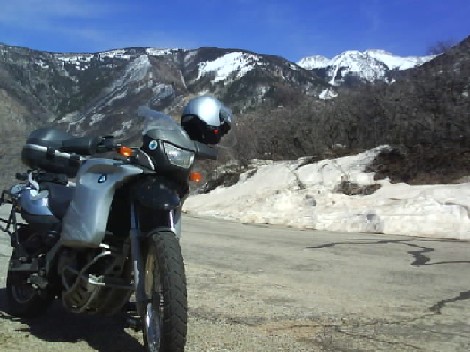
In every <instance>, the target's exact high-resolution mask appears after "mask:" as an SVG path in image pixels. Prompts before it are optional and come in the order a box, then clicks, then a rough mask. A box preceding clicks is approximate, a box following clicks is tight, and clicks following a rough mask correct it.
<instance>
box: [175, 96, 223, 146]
mask: <svg viewBox="0 0 470 352" xmlns="http://www.w3.org/2000/svg"><path fill="white" fill-rule="evenodd" d="M231 124H232V112H231V111H230V109H229V108H227V107H226V106H224V104H222V103H221V102H220V101H219V100H217V99H216V98H213V97H210V96H202V97H197V98H193V99H191V100H190V101H189V102H188V104H186V106H185V107H184V109H183V114H182V116H181V126H182V127H183V128H184V129H185V131H186V132H187V133H188V135H189V138H191V139H194V140H197V141H199V142H202V143H205V144H217V143H219V142H220V139H221V138H222V136H223V135H225V134H226V133H227V132H228V131H230V128H231Z"/></svg>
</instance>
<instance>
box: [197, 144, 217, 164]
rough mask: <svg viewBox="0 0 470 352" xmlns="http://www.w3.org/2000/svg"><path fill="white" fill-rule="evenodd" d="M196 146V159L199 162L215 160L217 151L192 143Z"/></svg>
mask: <svg viewBox="0 0 470 352" xmlns="http://www.w3.org/2000/svg"><path fill="white" fill-rule="evenodd" d="M194 144H195V146H196V158H197V159H201V160H207V159H208V160H217V154H218V151H217V149H216V148H213V147H209V146H208V145H207V144H203V143H201V142H196V141H195V142H194Z"/></svg>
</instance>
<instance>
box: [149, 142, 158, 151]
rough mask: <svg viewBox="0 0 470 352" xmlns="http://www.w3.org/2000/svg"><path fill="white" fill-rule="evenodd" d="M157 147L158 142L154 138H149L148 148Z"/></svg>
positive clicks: (153, 148)
mask: <svg viewBox="0 0 470 352" xmlns="http://www.w3.org/2000/svg"><path fill="white" fill-rule="evenodd" d="M157 147H158V143H157V141H156V140H151V141H150V143H149V149H150V150H155V149H157Z"/></svg>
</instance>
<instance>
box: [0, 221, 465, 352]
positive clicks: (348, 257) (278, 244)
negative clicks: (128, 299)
mask: <svg viewBox="0 0 470 352" xmlns="http://www.w3.org/2000/svg"><path fill="white" fill-rule="evenodd" d="M183 226H184V230H183V232H184V235H183V239H182V247H183V252H184V257H185V260H186V270H187V277H188V292H189V306H190V320H189V336H188V343H187V348H186V350H187V351H220V352H222V351H237V352H241V351H243V352H246V351H254V352H256V351H351V350H355V351H380V350H382V351H468V350H470V282H469V277H470V243H468V242H458V241H451V240H436V239H416V238H409V237H401V236H389V235H387V236H385V235H379V234H377V235H372V234H351V233H349V234H344V233H325V232H316V231H298V230H293V229H287V228H281V227H272V226H254V225H243V224H237V223H232V222H225V221H220V220H211V219H197V218H190V217H187V218H186V219H185V221H184V224H183ZM8 253H9V249H8V240H7V238H6V236H2V237H0V287H1V288H0V350H1V351H32V350H34V351H71V352H72V351H104V352H109V351H139V350H141V344H142V339H141V337H140V333H134V332H132V331H131V330H130V329H125V328H124V324H123V322H122V320H121V319H120V318H119V317H117V318H101V317H94V316H78V315H73V314H70V313H67V312H65V311H64V310H63V309H62V308H61V307H60V306H59V305H58V304H57V305H54V306H53V307H52V308H51V309H50V310H49V312H48V315H47V316H45V317H44V318H41V319H36V320H30V321H21V320H18V319H15V318H12V317H10V316H8V315H7V314H6V313H4V311H5V309H6V308H5V303H4V300H5V291H4V281H5V276H6V265H7V261H8ZM123 330H124V331H123Z"/></svg>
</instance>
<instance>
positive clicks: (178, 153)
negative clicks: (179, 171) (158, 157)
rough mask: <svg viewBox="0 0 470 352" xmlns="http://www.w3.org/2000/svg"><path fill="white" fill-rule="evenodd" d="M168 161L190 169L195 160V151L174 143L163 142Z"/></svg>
mask: <svg viewBox="0 0 470 352" xmlns="http://www.w3.org/2000/svg"><path fill="white" fill-rule="evenodd" d="M163 149H164V150H165V154H166V157H167V158H168V161H169V162H170V163H171V164H172V165H175V166H178V167H182V168H185V169H189V168H190V167H191V165H192V163H193V161H194V153H193V152H190V151H188V150H185V149H181V148H178V147H175V146H174V145H173V144H169V143H163Z"/></svg>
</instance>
